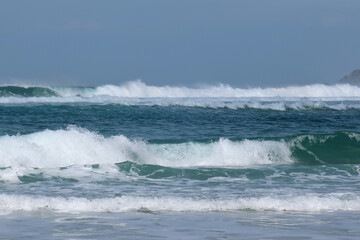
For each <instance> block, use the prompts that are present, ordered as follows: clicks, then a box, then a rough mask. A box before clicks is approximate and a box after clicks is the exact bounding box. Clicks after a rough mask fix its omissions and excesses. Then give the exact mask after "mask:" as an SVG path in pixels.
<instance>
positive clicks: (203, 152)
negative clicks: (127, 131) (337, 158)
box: [0, 126, 293, 168]
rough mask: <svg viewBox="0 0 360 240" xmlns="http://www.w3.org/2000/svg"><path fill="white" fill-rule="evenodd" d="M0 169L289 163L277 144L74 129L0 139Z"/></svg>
mask: <svg viewBox="0 0 360 240" xmlns="http://www.w3.org/2000/svg"><path fill="white" fill-rule="evenodd" d="M0 149H1V151H0V167H2V168H7V167H25V168H54V167H66V166H72V165H86V164H114V163H119V162H125V161H132V162H136V163H139V164H153V165H162V166H169V167H198V166H216V167H230V166H235V167H243V166H251V165H263V164H289V163H292V162H293V159H292V158H291V151H290V149H289V147H288V145H287V144H286V143H285V142H282V141H270V140H267V141H265V140H264V141H261V140H242V141H236V142H234V141H230V140H229V139H220V140H218V141H214V142H210V143H198V142H188V143H178V144H149V143H147V142H146V141H143V140H130V139H128V138H126V137H125V136H122V135H118V136H112V137H107V138H106V137H103V136H101V135H99V134H97V133H94V132H90V131H88V130H86V129H82V128H78V127H74V126H72V127H69V128H68V129H66V130H45V131H41V132H37V133H32V134H28V135H15V136H8V135H5V136H1V137H0Z"/></svg>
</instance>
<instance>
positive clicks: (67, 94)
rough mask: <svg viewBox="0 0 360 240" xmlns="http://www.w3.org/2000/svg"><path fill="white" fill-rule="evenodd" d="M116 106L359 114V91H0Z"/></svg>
mask: <svg viewBox="0 0 360 240" xmlns="http://www.w3.org/2000/svg"><path fill="white" fill-rule="evenodd" d="M77 102H87V103H95V104H102V103H117V104H123V105H159V106H171V105H179V106H186V107H209V108H224V107H226V108H231V109H243V108H254V109H270V110H287V109H295V110H304V109H322V108H329V109H335V110H345V109H351V108H355V109H360V87H357V86H352V85H349V84H337V85H323V84H314V85H306V86H293V87H283V88H249V89H241V88H233V87H231V86H229V85H222V84H220V85H218V86H210V87H203V88H187V87H172V86H163V87H156V86H149V85H146V84H145V83H143V82H141V81H133V82H128V83H126V84H124V85H120V86H116V85H103V86H98V87H88V88H85V87H22V86H2V87H0V104H26V103H77Z"/></svg>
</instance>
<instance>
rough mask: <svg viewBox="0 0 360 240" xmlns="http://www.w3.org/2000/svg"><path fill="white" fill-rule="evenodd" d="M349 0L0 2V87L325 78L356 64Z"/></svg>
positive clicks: (356, 27) (358, 19) (357, 28)
mask: <svg viewBox="0 0 360 240" xmlns="http://www.w3.org/2000/svg"><path fill="white" fill-rule="evenodd" d="M359 13H360V1H357V0H337V1H334V0H262V1H260V0H249V1H241V0H192V1H187V0H178V1H171V0H163V1H159V0H143V1H138V0H131V1H120V0H119V1H118V0H116V1H110V0H107V1H91V0H86V1H83V0H76V1H66V0H62V1H49V0H44V1H31V0H26V1H17V0H0V83H1V84H4V83H9V82H16V81H17V82H27V83H42V84H44V83H47V84H50V85H101V84H107V83H111V84H121V83H123V82H126V81H130V80H135V79H142V81H144V82H145V83H147V84H154V85H186V86H195V85H197V84H204V83H205V84H211V85H213V84H216V83H220V82H221V83H225V84H230V85H232V86H236V87H250V86H251V87H256V86H282V85H303V84H311V83H332V82H335V81H336V80H338V79H339V78H341V77H342V76H343V75H344V74H346V73H348V72H351V71H352V70H353V69H355V68H359V67H360V46H359V45H360V14H359Z"/></svg>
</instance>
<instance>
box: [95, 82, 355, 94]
mask: <svg viewBox="0 0 360 240" xmlns="http://www.w3.org/2000/svg"><path fill="white" fill-rule="evenodd" d="M94 95H107V96H117V97H140V98H154V97H157V98H158V97H161V98H188V97H207V98H209V97H235V98H239V97H240V98H244V97H246V98H248V97H321V98H324V97H359V96H360V87H358V86H352V85H349V84H336V85H324V84H312V85H305V86H290V87H281V88H248V89H243V88H233V87H231V86H229V85H224V84H219V85H218V86H209V87H203V88H197V89H196V88H188V87H173V86H162V87H156V86H149V85H146V84H145V83H143V82H142V81H140V80H137V81H132V82H128V83H126V84H124V85H121V86H115V85H104V86H99V87H97V88H96V91H95V93H94Z"/></svg>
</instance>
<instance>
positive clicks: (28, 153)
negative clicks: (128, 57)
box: [0, 82, 360, 239]
mask: <svg viewBox="0 0 360 240" xmlns="http://www.w3.org/2000/svg"><path fill="white" fill-rule="evenodd" d="M350 88H351V89H352V90H351V91H350V90H349V89H350ZM357 91H359V94H360V90H359V89H358V88H357V87H349V86H348V85H334V86H325V85H313V86H302V87H293V88H288V89H285V90H284V89H236V88H231V87H229V86H217V87H208V88H202V89H189V88H175V87H169V86H165V87H154V86H147V85H145V84H143V83H142V82H133V83H129V84H128V85H124V86H111V85H108V86H99V87H95V88H81V87H78V88H66V87H63V88H59V87H58V88H50V87H31V88H28V87H22V86H16V87H14V86H3V87H0V189H1V193H0V214H1V215H0V224H1V226H4V227H2V228H1V230H0V239H64V238H65V239H160V238H172V239H309V238H310V239H311V238H314V239H340V238H343V239H358V238H359V236H360V231H359V230H358V224H359V220H358V219H360V218H359V213H360V177H359V174H360V120H359V119H360V118H359V116H360V99H358V97H357V96H360V95H357V94H358V92H357ZM210 94H213V95H214V96H213V97H209V95H210ZM227 95H229V97H226V96H227ZM259 95H261V96H259ZM18 229H22V230H21V232H19V230H18Z"/></svg>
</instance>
